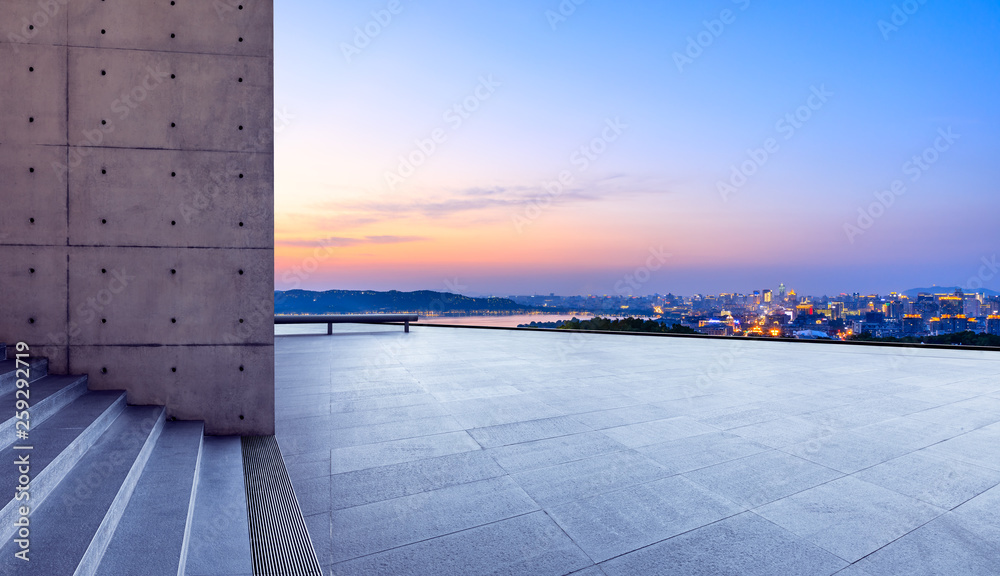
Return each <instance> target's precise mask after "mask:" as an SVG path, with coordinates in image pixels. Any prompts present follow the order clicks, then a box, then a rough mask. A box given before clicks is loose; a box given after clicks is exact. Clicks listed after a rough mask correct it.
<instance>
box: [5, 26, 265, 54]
mask: <svg viewBox="0 0 1000 576" xmlns="http://www.w3.org/2000/svg"><path fill="white" fill-rule="evenodd" d="M66 29H67V33H68V30H69V19H68V18H67V19H66ZM5 44H10V45H13V44H20V45H22V46H39V47H47V48H75V49H81V50H114V51H117V52H146V53H150V54H187V55H194V56H228V57H232V58H256V59H259V60H264V61H268V60H270V59H271V56H268V55H256V54H237V53H235V52H202V51H195V50H150V49H148V48H121V47H116V46H86V45H83V44H51V43H45V42H26V43H21V42H0V46H2V45H5ZM67 52H68V50H67Z"/></svg>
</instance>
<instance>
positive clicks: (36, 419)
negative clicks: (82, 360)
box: [0, 375, 87, 448]
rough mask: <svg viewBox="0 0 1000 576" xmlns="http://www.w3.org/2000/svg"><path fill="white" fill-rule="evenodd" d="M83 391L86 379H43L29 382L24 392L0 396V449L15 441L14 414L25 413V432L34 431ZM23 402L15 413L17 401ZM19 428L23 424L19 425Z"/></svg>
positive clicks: (67, 377) (61, 377) (85, 386)
mask: <svg viewBox="0 0 1000 576" xmlns="http://www.w3.org/2000/svg"><path fill="white" fill-rule="evenodd" d="M86 391H87V377H86V376H51V375H50V376H45V377H44V378H39V379H38V380H36V381H34V382H32V383H31V385H30V386H29V387H27V388H26V389H24V390H14V391H12V392H10V393H8V394H3V395H0V418H5V417H8V416H9V417H8V418H6V419H5V420H0V448H5V447H7V446H9V445H10V444H11V443H12V442H14V440H15V439H16V434H17V431H16V428H15V422H17V421H18V418H17V415H18V412H27V414H28V415H29V416H30V418H28V419H21V420H22V422H27V423H28V427H29V429H28V432H29V437H30V432H31V429H32V428H37V427H38V426H40V425H41V424H42V423H43V422H45V421H46V420H48V419H49V418H50V417H51V416H52V415H53V414H55V413H56V412H58V411H59V410H61V409H62V408H63V407H64V406H66V405H67V404H69V403H70V402H72V401H73V400H76V399H77V398H79V397H80V396H81V395H82V394H83V393H84V392H86ZM19 400H24V401H25V402H26V403H27V404H28V407H27V408H26V409H25V410H18V409H17V408H18V401H19ZM22 426H23V425H22Z"/></svg>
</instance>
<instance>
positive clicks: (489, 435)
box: [468, 416, 590, 448]
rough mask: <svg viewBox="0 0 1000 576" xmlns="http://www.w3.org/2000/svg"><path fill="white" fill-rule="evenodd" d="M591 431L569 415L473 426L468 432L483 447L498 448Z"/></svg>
mask: <svg viewBox="0 0 1000 576" xmlns="http://www.w3.org/2000/svg"><path fill="white" fill-rule="evenodd" d="M589 431H590V428H588V427H587V426H584V425H583V424H581V423H580V422H578V421H577V420H574V419H573V418H571V417H569V416H558V417H555V418H543V419H540V420H525V421H522V422H512V423H510V424H499V425H497V426H488V427H485V428H473V429H471V430H469V431H468V432H469V434H470V435H471V436H472V437H473V438H475V439H476V442H479V444H480V445H482V447H483V448H497V447H500V446H509V445H511V444H520V443H522V442H532V441H534V440H544V439H545V438H556V437H559V436H566V435H569V434H579V433H581V432H589Z"/></svg>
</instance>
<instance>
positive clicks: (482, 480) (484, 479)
mask: <svg viewBox="0 0 1000 576" xmlns="http://www.w3.org/2000/svg"><path fill="white" fill-rule="evenodd" d="M459 454H463V452H459ZM429 460H433V458H429ZM389 466H392V464H390V465H389ZM501 470H503V468H501ZM344 474H351V472H341V473H340V474H332V475H330V476H329V477H330V484H331V485H330V489H331V491H332V490H333V479H334V477H336V476H342V475H344ZM504 476H507V477H510V474H508V473H507V472H506V471H502V472H501V473H500V474H497V475H496V476H489V477H486V478H480V479H479V480H471V481H460V482H455V483H454V484H445V485H442V486H440V487H438V488H429V489H427V490H420V491H418V492H412V493H410V494H403V495H402V496H393V497H392V498H383V499H381V500H372V501H371V502H364V503H362V504H355V505H353V506H345V507H344V508H331V509H330V511H329V513H330V514H332V513H334V512H340V511H343V510H350V509H352V508H358V507H360V506H367V505H369V504H379V503H382V502H391V501H392V500H398V499H400V498H406V497H409V496H419V495H421V494H428V493H430V492H435V491H437V490H443V489H445V488H454V487H456V486H463V485H465V484H475V483H477V482H485V481H486V480H495V479H497V478H503V477H504ZM315 478H319V476H317V477H314V478H310V480H314V479H315ZM511 480H512V481H514V479H513V478H511ZM514 482H515V484H516V483H517V482H516V481H514ZM518 488H521V487H520V485H518ZM521 492H524V488H521ZM529 498H531V497H530V496H529ZM532 501H533V502H534V500H532ZM536 504H537V502H536ZM318 514H323V512H318ZM529 514H530V512H529Z"/></svg>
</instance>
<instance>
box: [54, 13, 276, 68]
mask: <svg viewBox="0 0 1000 576" xmlns="http://www.w3.org/2000/svg"><path fill="white" fill-rule="evenodd" d="M272 11H273V3H272V2H270V1H262V0H176V1H175V2H170V1H169V0H128V1H125V0H117V1H108V2H105V1H103V0H72V1H70V2H69V13H70V21H71V22H73V26H71V27H70V31H69V42H70V45H72V46H94V47H99V48H124V49H128V50H156V51H163V52H197V53H207V54H235V55H240V56H266V57H270V55H271V51H272V42H273V40H272V38H273V35H272V34H271V18H272ZM102 30H103V31H104V33H103V34H102V33H101V31H102Z"/></svg>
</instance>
